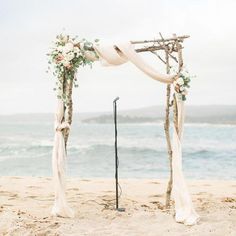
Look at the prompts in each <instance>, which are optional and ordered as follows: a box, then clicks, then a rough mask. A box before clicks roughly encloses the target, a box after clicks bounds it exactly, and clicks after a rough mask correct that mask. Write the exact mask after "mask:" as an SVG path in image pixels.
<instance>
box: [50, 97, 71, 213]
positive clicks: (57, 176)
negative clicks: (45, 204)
mask: <svg viewBox="0 0 236 236" xmlns="http://www.w3.org/2000/svg"><path fill="white" fill-rule="evenodd" d="M63 116H64V104H63V101H62V100H61V99H58V106H57V111H56V115H55V126H54V127H55V137H54V145H53V152H52V170H53V179H54V185H55V200H54V205H53V208H52V215H54V216H62V217H73V216H74V213H73V211H72V210H71V209H70V207H69V206H68V204H67V201H66V195H65V188H66V184H65V181H66V178H65V167H66V150H65V141H64V137H63V134H62V130H63V129H65V128H70V125H69V124H68V123H66V122H62V119H63Z"/></svg>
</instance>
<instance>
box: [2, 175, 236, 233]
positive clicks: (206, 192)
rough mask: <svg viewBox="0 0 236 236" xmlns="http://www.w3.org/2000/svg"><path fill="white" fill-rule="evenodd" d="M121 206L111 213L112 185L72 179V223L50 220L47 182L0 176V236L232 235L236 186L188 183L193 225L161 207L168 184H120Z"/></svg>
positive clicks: (50, 186) (235, 228) (129, 181)
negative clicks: (196, 215)
mask: <svg viewBox="0 0 236 236" xmlns="http://www.w3.org/2000/svg"><path fill="white" fill-rule="evenodd" d="M120 183H121V186H122V190H123V193H122V196H121V198H120V206H121V207H125V208H126V211H125V212H117V211H115V210H114V203H115V201H114V181H113V180H109V179H106V180H104V179H82V180H81V179H70V180H68V184H67V197H68V201H69V204H70V206H71V207H72V208H73V209H74V210H75V212H76V217H75V218H74V219H68V218H61V217H52V216H50V210H51V206H52V203H53V183H52V180H51V178H32V177H0V235H11V236H14V235H17V236H18V235H20V236H28V235H30V236H31V235H37V236H44V235H57V236H59V235H63V236H64V235H65V236H67V235H68V236H69V235H70V236H71V235H76V236H83V235H86V236H87V235H90V236H106V235H109V236H114V235H117V236H118V235H119V236H123V235H124V236H139V235H140V236H141V235H142V236H143V235H145V236H159V235H160V236H165V235H173V236H176V235H177V236H178V235H181V236H182V235H186V236H191V235H199V236H203V235H207V236H208V235H214V236H216V235H219V236H225V235H227V236H228V235H234V236H235V235H236V181H212V180H211V181H189V182H188V185H189V188H190V191H191V194H192V197H193V201H194V205H195V206H196V210H197V212H198V213H199V214H200V216H201V221H200V222H199V224H198V225H195V226H185V225H183V224H178V223H176V222H175V221H174V218H173V207H172V210H170V211H166V210H165V209H164V207H163V204H164V198H165V189H166V181H164V180H137V179H136V180H132V179H123V180H120Z"/></svg>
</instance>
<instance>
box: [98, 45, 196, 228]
mask: <svg viewBox="0 0 236 236" xmlns="http://www.w3.org/2000/svg"><path fill="white" fill-rule="evenodd" d="M94 48H95V51H96V52H97V54H98V55H99V59H100V61H101V63H102V65H105V66H109V65H113V66H114V65H121V64H123V63H125V62H127V61H131V62H132V63H133V64H134V65H135V66H136V67H138V68H139V69H140V70H141V71H143V72H144V73H145V74H147V75H148V76H149V77H151V78H153V79H155V80H158V81H160V82H163V83H173V79H174V76H173V75H163V74H160V73H159V72H158V71H157V70H155V69H154V68H152V67H151V66H150V65H148V64H147V63H146V62H145V61H144V60H143V58H142V57H141V56H140V55H139V54H138V53H136V51H135V48H134V46H133V45H132V44H131V43H130V42H128V43H122V44H120V43H119V44H115V45H110V46H95V47H94ZM177 108H178V126H179V127H178V131H177V130H176V129H175V127H174V129H173V130H174V131H173V147H172V149H173V150H172V151H173V162H172V167H173V198H174V201H175V213H176V215H175V220H176V221H177V222H181V223H184V224H186V225H194V224H196V223H197V222H198V220H199V216H198V214H197V213H196V212H195V210H194V207H193V204H192V200H191V196H190V194H189V191H188V188H187V185H186V182H185V179H184V175H183V171H182V145H181V140H182V135H183V122H184V102H183V101H178V102H177Z"/></svg>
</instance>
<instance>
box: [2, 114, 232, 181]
mask: <svg viewBox="0 0 236 236" xmlns="http://www.w3.org/2000/svg"><path fill="white" fill-rule="evenodd" d="M184 132H185V133H184V139H183V169H184V174H185V176H186V177H187V178H189V179H221V180H222V179H225V180H229V179H231V180H236V125H227V124H222V125H221V124H185V130H184ZM53 138H54V131H53V116H52V115H48V116H41V115H13V116H1V117H0V175H1V176H7V175H8V176H11V175H14V176H51V175H52V169H51V154H52V147H53ZM118 156H119V176H120V178H155V179H160V178H168V176H169V164H168V155H167V147H166V140H165V135H164V129H163V123H135V124H129V123H127V124H124V123H122V124H118ZM114 164H115V160H114V125H113V124H94V123H91V124H87V123H81V122H79V121H77V120H74V121H73V126H72V130H71V134H70V137H69V143H68V157H67V175H68V176H72V177H80V178H92V177H99V178H100V177H101V178H113V177H114Z"/></svg>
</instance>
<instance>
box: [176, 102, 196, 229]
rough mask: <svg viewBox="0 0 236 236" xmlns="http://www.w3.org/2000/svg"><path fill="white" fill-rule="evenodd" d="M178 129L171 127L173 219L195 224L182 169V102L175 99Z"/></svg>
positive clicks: (183, 113)
mask: <svg viewBox="0 0 236 236" xmlns="http://www.w3.org/2000/svg"><path fill="white" fill-rule="evenodd" d="M177 110H178V130H176V128H175V127H174V128H173V144H172V167H173V198H174V201H175V220H176V221H177V222H179V223H184V224H185V225H194V224H196V223H197V222H198V221H199V219H200V217H199V215H198V214H197V213H196V211H195V209H194V207H193V203H192V199H191V196H190V194H189V191H188V187H187V184H186V182H185V179H184V175H183V170H182V145H181V142H182V136H183V124H184V116H185V111H184V102H183V101H179V100H178V99H177Z"/></svg>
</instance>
